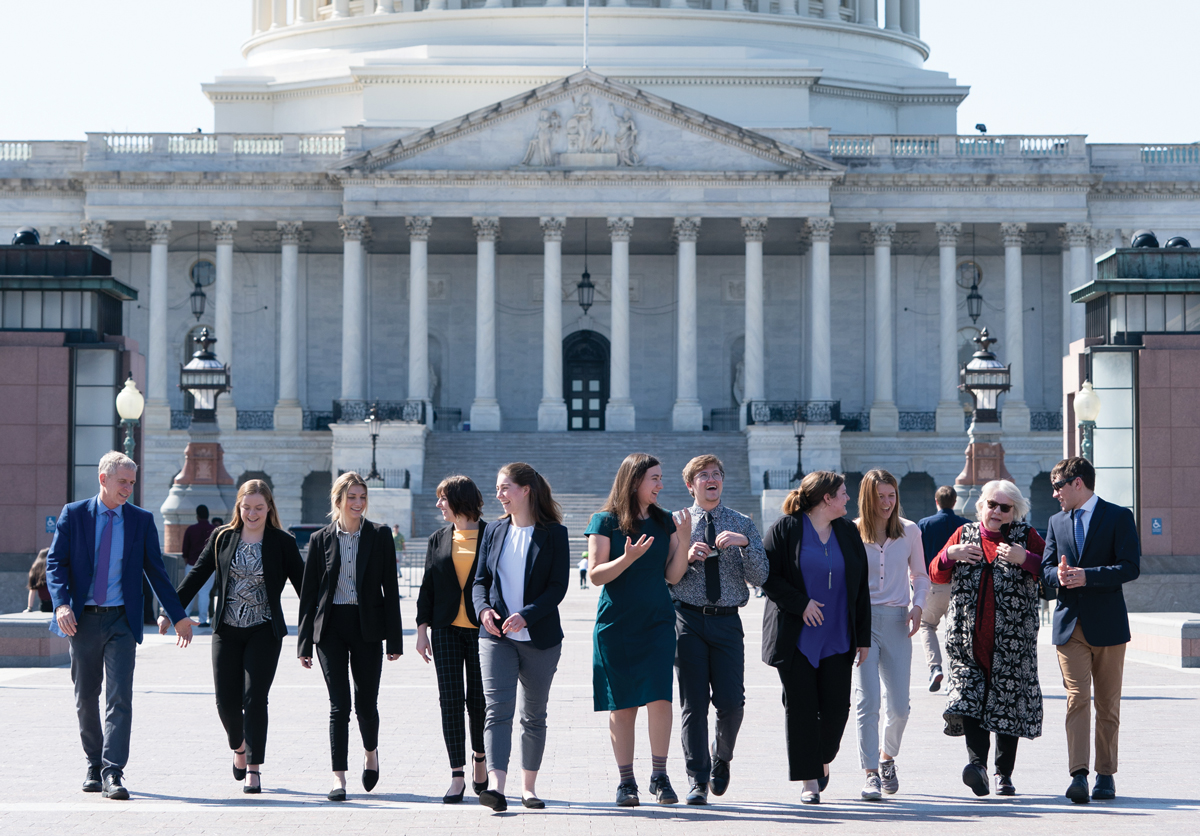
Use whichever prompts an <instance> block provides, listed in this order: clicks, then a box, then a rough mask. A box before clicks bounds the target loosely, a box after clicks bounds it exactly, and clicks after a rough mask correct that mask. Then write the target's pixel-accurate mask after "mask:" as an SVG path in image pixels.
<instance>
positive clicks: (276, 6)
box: [271, 0, 288, 29]
mask: <svg viewBox="0 0 1200 836" xmlns="http://www.w3.org/2000/svg"><path fill="white" fill-rule="evenodd" d="M287 7H288V4H287V0H272V2H271V28H272V29H279V28H280V27H282V26H287Z"/></svg>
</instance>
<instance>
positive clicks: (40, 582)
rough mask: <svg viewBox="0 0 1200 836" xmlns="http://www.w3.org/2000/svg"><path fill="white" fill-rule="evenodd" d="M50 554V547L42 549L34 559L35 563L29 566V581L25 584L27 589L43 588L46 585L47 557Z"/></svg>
mask: <svg viewBox="0 0 1200 836" xmlns="http://www.w3.org/2000/svg"><path fill="white" fill-rule="evenodd" d="M49 555H50V550H49V549H42V550H41V551H40V552H38V553H37V557H35V558H34V559H33V565H32V566H30V567H29V582H28V583H27V584H26V586H25V588H26V589H41V588H42V587H43V586H45V585H46V558H47V557H49Z"/></svg>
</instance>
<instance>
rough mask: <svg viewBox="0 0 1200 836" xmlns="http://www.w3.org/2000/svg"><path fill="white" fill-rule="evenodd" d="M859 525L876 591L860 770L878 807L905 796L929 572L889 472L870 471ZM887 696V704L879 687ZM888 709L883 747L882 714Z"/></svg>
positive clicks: (863, 693) (864, 679)
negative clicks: (903, 758) (903, 763)
mask: <svg viewBox="0 0 1200 836" xmlns="http://www.w3.org/2000/svg"><path fill="white" fill-rule="evenodd" d="M858 508H859V513H860V516H859V518H858V519H857V520H855V521H854V522H855V525H857V526H858V533H859V536H860V537H862V540H863V544H864V545H865V548H866V552H867V577H868V578H869V581H870V587H871V652H870V653H868V654H867V658H866V660H865V661H864V662H863V663H862V664H861V665H859V666H858V669H857V670H855V671H854V702H855V707H856V714H857V724H856V725H857V731H858V762H859V765H861V766H862V768H863V769H864V770H865V771H866V773H867V778H866V782H865V783H864V784H863V789H862V797H863V798H864V799H866V800H868V801H877V800H879V799H880V798H882V797H883V793H887V794H888V795H894V794H895V793H896V792H897V791H899V789H900V778H899V776H898V775H897V774H896V760H895V758H896V755H898V754H900V742H901V740H902V739H903V737H904V727H905V726H906V725H907V724H908V714H909V700H908V691H909V680H910V678H911V674H912V637H913V636H914V635H916V633H917V628H918V627H919V626H920V624H921V611H922V609H923V608H924V606H925V596H926V595H927V594H929V570H928V567H927V566H926V564H925V550H924V549H923V548H922V547H921V530H920V529H919V528H917V525H916V523H914V522H912V521H911V520H906V519H904V517H902V516H901V514H902V513H903V511H902V509H901V507H900V485H899V483H898V482H897V481H896V477H895V476H893V475H892V474H890V473H888V472H887V471H886V470H869V471H867V472H866V474H864V475H863V480H862V484H861V485H860V486H859V489H858ZM881 685H882V688H883V696H882V698H881V694H880V686H881ZM884 702H886V705H887V712H886V720H885V722H884V731H883V745H882V747H881V746H880V743H879V709H880V706H881V704H882V703H884Z"/></svg>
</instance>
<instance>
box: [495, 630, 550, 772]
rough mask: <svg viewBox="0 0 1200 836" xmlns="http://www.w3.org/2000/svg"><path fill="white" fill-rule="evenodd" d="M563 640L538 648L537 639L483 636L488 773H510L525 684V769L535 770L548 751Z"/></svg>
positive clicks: (523, 723)
mask: <svg viewBox="0 0 1200 836" xmlns="http://www.w3.org/2000/svg"><path fill="white" fill-rule="evenodd" d="M561 655H562V643H561V642H559V643H558V644H556V645H554V647H548V648H546V649H545V650H538V649H537V648H536V647H534V646H533V643H532V642H518V641H513V640H512V639H509V638H500V639H498V638H496V637H495V636H490V635H489V636H481V637H480V639H479V668H480V672H481V673H482V674H483V696H484V699H485V700H486V702H487V713H486V719H485V720H484V723H483V745H484V751H485V753H486V754H487V768H488V771H491V770H493V769H498V770H500V771H502V772H507V771H508V760H509V756H510V755H511V753H512V724H513V715H514V714H515V713H516V707H517V683H518V682H520V683H521V768H522V769H527V770H529V771H531V772H536V771H537V770H538V769H541V767H542V753H543V752H544V751H545V749H546V703H547V702H548V701H549V699H550V683H551V682H553V681H554V673H555V671H557V670H558V659H559V657H560V656H561Z"/></svg>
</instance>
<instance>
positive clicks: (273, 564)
mask: <svg viewBox="0 0 1200 836" xmlns="http://www.w3.org/2000/svg"><path fill="white" fill-rule="evenodd" d="M240 542H241V537H240V536H239V532H238V531H235V530H234V529H231V528H218V529H216V530H215V531H213V533H212V534H210V535H209V536H208V542H207V543H205V544H204V549H203V551H201V552H200V557H198V558H197V559H196V565H195V566H193V567H192V568H191V569H190V570H189V571H188V573H187V575H186V576H185V577H184V579H183V582H182V583H181V584H179V589H178V592H179V601H180V603H182V604H183V608H184V609H185V610H186V609H187V605H188V603H190V602H191V600H192V598H194V597H196V593H197V592H199V591H200V588H201V587H202V586H204V582H205V581H207V580H208V579H209V577H211V576H212V574H213V573H214V572H216V574H217V580H216V582H215V583H214V584H213V586H215V587H216V590H217V610H216V614H215V615H213V622H212V623H213V632H214V633H219V632H221V626H222V616H223V615H224V613H225V593H226V592H227V591H228V588H229V564H230V563H231V562H232V561H233V556H234V555H235V554H236V553H237V547H238V543H240ZM262 564H263V582H264V583H265V584H266V587H267V601H268V603H269V604H270V605H271V629H272V631H273V632H274V633H275V635H276V636H278V637H279V638H283V637H284V636H286V635H287V622H286V621H284V619H283V608H282V607H281V606H280V605H279V596H280V594H281V593H282V592H283V584H284V581H291V582H292V588H293V589H295V590H296V592H297V593H299V592H300V579H301V577H302V576H303V575H304V561H303V560H301V559H300V549H299V548H298V547H297V546H296V538H295V537H293V536H292V535H291V534H289V533H288V532H286V531H281V530H280V529H278V528H275V527H273V526H271V525H270V524H269V523H268V525H267V527H266V529H265V530H264V531H263V539H262ZM207 608H208V603H207V602H205V605H204V609H205V612H207V611H208V610H207Z"/></svg>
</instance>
